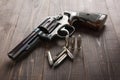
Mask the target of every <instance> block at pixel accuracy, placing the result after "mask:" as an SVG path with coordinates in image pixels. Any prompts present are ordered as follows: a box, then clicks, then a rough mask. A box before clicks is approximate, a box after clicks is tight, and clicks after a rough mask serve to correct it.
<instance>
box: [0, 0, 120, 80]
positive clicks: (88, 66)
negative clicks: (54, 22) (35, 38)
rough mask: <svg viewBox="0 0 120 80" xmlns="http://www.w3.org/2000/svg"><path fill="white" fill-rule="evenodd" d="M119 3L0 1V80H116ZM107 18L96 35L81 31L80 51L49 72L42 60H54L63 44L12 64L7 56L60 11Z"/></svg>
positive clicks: (45, 46)
mask: <svg viewBox="0 0 120 80" xmlns="http://www.w3.org/2000/svg"><path fill="white" fill-rule="evenodd" d="M119 5H120V0H0V80H120V18H119V17H120V14H119V12H120V8H119ZM65 10H68V11H85V12H95V13H96V12H98V13H99V12H100V13H105V14H107V15H108V19H107V22H106V27H105V29H104V30H103V31H102V32H100V33H98V32H94V31H92V30H88V29H84V28H81V27H80V29H79V30H77V33H75V35H77V34H79V33H80V34H81V36H82V50H81V51H80V52H79V53H78V55H77V56H76V57H75V59H74V61H73V62H71V61H70V60H69V59H66V60H65V61H64V63H62V64H61V65H60V66H59V67H58V68H56V69H52V68H51V67H50V66H49V64H48V61H47V58H46V51H47V50H50V51H51V53H52V55H53V56H55V55H56V54H57V53H58V52H59V51H60V50H61V49H62V46H63V44H64V41H63V40H58V41H57V42H55V41H54V42H52V43H49V42H47V43H41V44H39V45H40V46H39V47H38V48H36V49H35V50H34V51H33V52H32V53H31V54H30V55H29V56H28V57H27V58H26V59H25V60H23V61H21V62H19V63H14V62H13V61H11V60H10V59H9V58H8V56H7V53H8V52H9V51H10V50H11V49H13V48H14V47H15V46H16V45H17V44H18V43H19V42H20V41H21V40H23V39H24V38H25V37H26V36H27V35H28V34H29V33H30V32H31V31H32V30H33V29H35V28H36V26H38V25H39V24H40V22H41V21H42V20H43V19H45V18H46V17H47V16H53V15H57V14H60V13H63V11H65Z"/></svg>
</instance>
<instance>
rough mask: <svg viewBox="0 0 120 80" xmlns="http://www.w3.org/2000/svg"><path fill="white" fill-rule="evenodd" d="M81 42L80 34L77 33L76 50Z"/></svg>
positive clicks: (79, 47)
mask: <svg viewBox="0 0 120 80" xmlns="http://www.w3.org/2000/svg"><path fill="white" fill-rule="evenodd" d="M81 43H82V40H81V35H80V34H79V35H78V37H77V49H78V50H80V49H81Z"/></svg>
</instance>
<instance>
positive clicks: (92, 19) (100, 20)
mask: <svg viewBox="0 0 120 80" xmlns="http://www.w3.org/2000/svg"><path fill="white" fill-rule="evenodd" d="M77 16H78V20H79V22H81V23H84V24H85V25H87V26H88V27H90V28H93V29H95V30H101V29H102V28H103V27H104V23H105V21H106V19H107V15H106V14H101V13H98V14H95V13H84V12H80V13H78V14H77Z"/></svg>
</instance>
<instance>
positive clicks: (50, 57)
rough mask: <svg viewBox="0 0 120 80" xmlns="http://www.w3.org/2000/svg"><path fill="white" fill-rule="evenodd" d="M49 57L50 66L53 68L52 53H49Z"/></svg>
mask: <svg viewBox="0 0 120 80" xmlns="http://www.w3.org/2000/svg"><path fill="white" fill-rule="evenodd" d="M47 57H48V62H49V65H50V66H52V65H53V58H52V55H51V52H50V51H47Z"/></svg>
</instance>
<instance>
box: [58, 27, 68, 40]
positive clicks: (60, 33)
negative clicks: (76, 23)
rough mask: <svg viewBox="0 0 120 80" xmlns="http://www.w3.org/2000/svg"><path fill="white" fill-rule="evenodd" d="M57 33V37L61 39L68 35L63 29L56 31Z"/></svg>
mask: <svg viewBox="0 0 120 80" xmlns="http://www.w3.org/2000/svg"><path fill="white" fill-rule="evenodd" d="M62 32H66V33H67V34H64V33H62ZM57 33H58V36H59V37H61V38H64V37H66V36H67V35H69V34H70V33H69V31H68V30H67V29H65V28H62V29H60V31H58V32H57Z"/></svg>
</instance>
